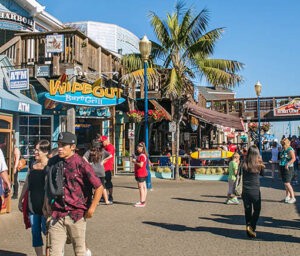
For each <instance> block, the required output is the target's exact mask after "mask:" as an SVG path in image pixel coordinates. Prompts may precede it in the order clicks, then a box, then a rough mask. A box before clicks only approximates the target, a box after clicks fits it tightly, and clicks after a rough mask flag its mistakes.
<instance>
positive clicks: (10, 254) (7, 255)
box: [0, 250, 27, 256]
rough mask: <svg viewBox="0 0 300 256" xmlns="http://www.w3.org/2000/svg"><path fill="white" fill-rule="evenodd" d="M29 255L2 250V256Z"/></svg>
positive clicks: (0, 251) (0, 255)
mask: <svg viewBox="0 0 300 256" xmlns="http://www.w3.org/2000/svg"><path fill="white" fill-rule="evenodd" d="M26 255H27V254H24V253H20V252H9V251H2V250H0V256H26Z"/></svg>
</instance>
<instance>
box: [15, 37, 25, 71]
mask: <svg viewBox="0 0 300 256" xmlns="http://www.w3.org/2000/svg"><path fill="white" fill-rule="evenodd" d="M19 38H20V40H19V41H18V42H17V45H16V47H17V49H16V65H17V66H21V63H22V45H23V44H22V40H21V37H19Z"/></svg>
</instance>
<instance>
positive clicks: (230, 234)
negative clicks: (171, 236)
mask: <svg viewBox="0 0 300 256" xmlns="http://www.w3.org/2000/svg"><path fill="white" fill-rule="evenodd" d="M143 224H146V225H152V226H156V227H160V228H164V229H167V230H170V231H179V232H185V231H192V232H209V233H212V234H214V235H219V236H224V237H227V238H232V239H239V240H249V238H247V236H246V231H243V230H235V229H228V228H221V227H195V228H192V227H187V226H185V225H179V224H169V223H160V222H152V221H144V222H143ZM257 235H258V238H257V239H255V240H256V241H266V242H289V243H300V238H297V237H294V236H291V235H281V234H273V233H270V232H259V231H258V232H257Z"/></svg>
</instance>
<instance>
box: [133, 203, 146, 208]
mask: <svg viewBox="0 0 300 256" xmlns="http://www.w3.org/2000/svg"><path fill="white" fill-rule="evenodd" d="M145 206H146V202H144V203H141V202H138V203H136V204H135V205H134V207H145Z"/></svg>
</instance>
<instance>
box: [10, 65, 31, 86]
mask: <svg viewBox="0 0 300 256" xmlns="http://www.w3.org/2000/svg"><path fill="white" fill-rule="evenodd" d="M9 89H10V90H28V89H29V72H28V69H27V68H26V69H16V70H10V71H9Z"/></svg>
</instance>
